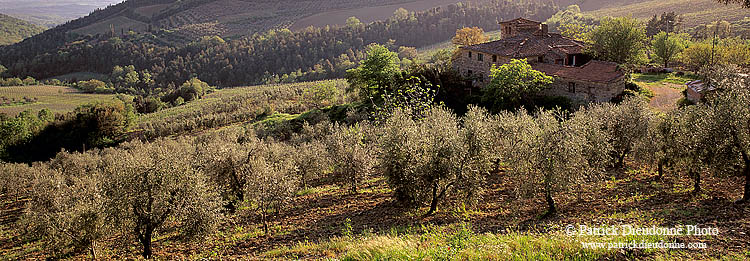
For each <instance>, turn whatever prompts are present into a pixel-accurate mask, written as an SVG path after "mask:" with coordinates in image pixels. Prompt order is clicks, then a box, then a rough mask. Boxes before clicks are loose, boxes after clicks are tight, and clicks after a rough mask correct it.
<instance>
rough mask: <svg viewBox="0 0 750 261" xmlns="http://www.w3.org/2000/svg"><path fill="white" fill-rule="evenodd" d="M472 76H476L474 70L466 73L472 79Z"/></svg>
mask: <svg viewBox="0 0 750 261" xmlns="http://www.w3.org/2000/svg"><path fill="white" fill-rule="evenodd" d="M472 74H474V72H473V71H472V70H469V71H468V72H467V73H466V75H468V76H469V77H471V75H472Z"/></svg>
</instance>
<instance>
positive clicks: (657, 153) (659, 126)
mask: <svg viewBox="0 0 750 261" xmlns="http://www.w3.org/2000/svg"><path fill="white" fill-rule="evenodd" d="M675 124H676V122H675V117H674V114H673V113H667V114H657V115H655V116H654V118H652V121H651V122H650V123H649V126H648V131H647V134H646V135H645V136H644V137H643V138H642V139H640V140H639V141H638V142H637V143H636V145H635V147H634V149H633V150H634V156H635V158H636V160H638V161H639V162H643V163H646V164H649V165H652V166H653V165H655V166H656V171H657V173H658V175H659V179H662V178H663V177H664V172H665V171H666V170H665V168H667V167H669V166H671V165H672V162H673V159H674V158H676V157H677V151H676V150H675V149H676V147H675V146H674V144H675V143H676V142H677V141H676V137H677V133H676V130H677V128H676V127H675V126H676V125H675Z"/></svg>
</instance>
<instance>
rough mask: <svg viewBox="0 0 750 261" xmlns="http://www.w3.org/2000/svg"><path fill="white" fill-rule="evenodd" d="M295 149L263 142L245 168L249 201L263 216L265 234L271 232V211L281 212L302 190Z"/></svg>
mask: <svg viewBox="0 0 750 261" xmlns="http://www.w3.org/2000/svg"><path fill="white" fill-rule="evenodd" d="M292 152H293V149H292V147H291V146H289V145H286V144H283V143H278V142H273V141H270V142H263V143H262V144H261V145H260V147H259V150H258V151H256V152H254V154H253V156H252V157H251V159H250V161H249V163H248V164H245V165H243V166H242V168H241V173H242V175H243V176H244V177H246V180H247V183H246V184H245V187H244V191H245V194H246V196H247V197H246V200H247V201H248V203H250V205H251V206H253V209H254V210H255V211H256V212H257V213H258V215H259V216H260V219H261V221H262V222H263V231H264V232H265V233H266V234H267V233H268V222H269V221H270V219H271V217H269V212H272V211H273V212H274V213H277V214H278V213H279V211H280V210H281V209H282V208H283V207H285V206H286V204H287V203H288V202H289V200H291V199H292V197H293V196H294V192H295V191H296V189H297V188H298V187H299V179H298V178H297V177H296V176H295V173H296V166H295V165H294V159H293V158H294V155H293V154H291V153H292Z"/></svg>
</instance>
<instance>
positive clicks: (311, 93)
mask: <svg viewBox="0 0 750 261" xmlns="http://www.w3.org/2000/svg"><path fill="white" fill-rule="evenodd" d="M338 96H339V89H338V88H336V83H335V82H331V81H328V82H322V83H319V84H316V85H314V86H312V87H309V88H306V89H305V90H304V91H303V93H302V101H303V102H304V103H305V104H306V105H307V106H310V107H313V108H320V107H324V106H330V105H333V104H335V103H336V99H337V98H338Z"/></svg>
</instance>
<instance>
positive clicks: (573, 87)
mask: <svg viewBox="0 0 750 261" xmlns="http://www.w3.org/2000/svg"><path fill="white" fill-rule="evenodd" d="M568 92H572V93H575V92H576V83H574V82H569V83H568Z"/></svg>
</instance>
